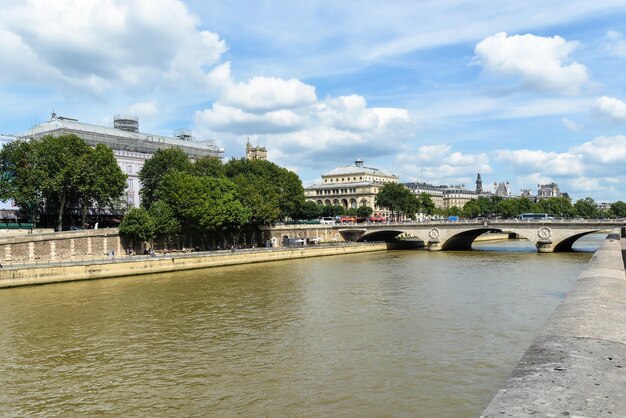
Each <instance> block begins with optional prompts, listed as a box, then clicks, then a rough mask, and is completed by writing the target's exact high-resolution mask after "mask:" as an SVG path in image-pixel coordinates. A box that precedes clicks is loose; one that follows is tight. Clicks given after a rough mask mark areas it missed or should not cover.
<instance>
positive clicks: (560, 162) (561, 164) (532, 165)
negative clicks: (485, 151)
mask: <svg viewBox="0 0 626 418" xmlns="http://www.w3.org/2000/svg"><path fill="white" fill-rule="evenodd" d="M495 158H496V160H497V161H499V162H503V163H505V164H511V165H513V166H514V167H515V168H516V169H517V170H518V171H519V172H527V173H532V172H541V173H544V174H545V175H552V176H564V175H566V176H570V175H580V174H582V172H583V164H582V161H581V159H580V158H579V157H578V156H577V155H576V154H573V153H570V152H562V153H559V152H546V151H540V150H525V149H521V150H500V151H496V153H495Z"/></svg>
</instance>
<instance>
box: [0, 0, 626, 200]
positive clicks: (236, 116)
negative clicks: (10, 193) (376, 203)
mask: <svg viewBox="0 0 626 418" xmlns="http://www.w3.org/2000/svg"><path fill="white" fill-rule="evenodd" d="M0 10H2V13H0V53H1V54H2V56H3V57H5V59H4V60H3V62H2V65H0V109H2V112H0V133H1V134H17V133H20V132H24V131H26V130H27V129H28V128H30V127H31V126H33V125H34V124H36V123H41V122H44V121H46V120H48V119H49V118H50V114H51V113H52V111H53V110H54V111H55V112H56V113H57V114H58V115H62V116H68V117H73V118H76V119H78V120H80V121H82V122H87V123H94V124H103V125H109V124H111V123H112V117H113V115H114V114H118V113H132V114H136V115H138V116H139V118H140V130H141V131H143V132H154V133H160V134H164V135H172V132H173V130H175V129H179V128H185V129H192V130H193V131H194V133H195V135H196V136H198V137H200V138H203V139H208V138H213V139H215V140H216V141H217V143H218V145H219V146H221V147H224V148H225V156H226V158H230V157H237V158H238V157H242V156H244V155H245V144H246V141H247V138H248V137H250V140H251V142H252V143H253V144H257V143H258V144H260V145H262V146H265V147H267V149H268V158H269V159H270V160H271V161H274V162H276V163H277V164H279V165H281V166H284V167H287V168H289V169H292V170H294V171H296V172H297V173H298V174H299V175H300V177H301V178H302V180H303V182H304V183H305V185H310V184H312V183H314V182H319V180H320V176H321V174H322V173H324V172H327V171H330V170H331V169H333V168H335V167H336V166H339V165H349V164H353V162H354V160H355V159H357V158H360V159H363V160H364V161H365V165H367V166H372V167H376V168H379V169H381V170H383V171H386V172H390V173H393V174H396V175H398V176H399V177H400V180H401V181H402V182H411V181H425V182H429V183H435V184H462V183H463V184H466V185H467V187H468V188H473V187H474V181H475V179H476V173H478V172H480V173H481V175H482V178H483V182H484V184H485V188H486V189H487V188H488V186H490V185H492V184H493V182H503V181H509V182H510V186H511V191H512V192H513V193H515V194H518V193H519V191H520V189H523V188H530V189H531V190H533V191H536V187H537V184H545V183H549V182H551V181H555V182H557V183H558V184H559V186H560V188H561V190H562V191H565V192H568V193H569V194H570V196H571V197H572V198H573V199H574V200H576V199H579V198H583V197H586V196H591V197H593V198H594V199H596V200H597V201H615V200H626V182H624V177H625V174H626V132H625V130H626V129H625V128H626V78H625V77H624V76H623V69H624V68H626V29H624V25H623V22H625V21H626V0H622V1H611V0H608V1H602V2H589V1H586V0H585V1H583V0H569V1H550V2H544V1H538V0H530V1H526V2H523V3H520V2H517V3H511V2H479V1H462V2H441V1H434V0H433V1H420V2H414V1H391V2H380V1H378V2H374V1H359V2H348V1H345V2H332V1H297V2H289V1H236V2H232V1H230V2H226V1H211V2H205V1H200V0H188V1H179V0H161V1H159V2H158V3H155V2H153V1H149V0H136V1H133V0H124V1H122V0H102V1H92V2H85V1H80V0H55V1H54V2H52V1H36V0H25V1H20V2H15V1H6V0H0ZM2 141H3V139H2V138H1V137H0V144H1V143H2Z"/></svg>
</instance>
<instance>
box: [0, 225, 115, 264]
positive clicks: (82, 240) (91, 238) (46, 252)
mask: <svg viewBox="0 0 626 418" xmlns="http://www.w3.org/2000/svg"><path fill="white" fill-rule="evenodd" d="M110 251H115V253H116V254H122V252H123V246H122V242H121V240H120V237H119V233H118V230H117V229H116V228H111V229H89V230H85V231H67V232H56V233H55V232H52V233H42V234H27V235H14V236H1V235H0V261H2V262H4V263H7V264H8V263H12V262H38V261H56V260H81V259H86V258H101V257H103V256H104V255H106V254H107V253H108V252H110Z"/></svg>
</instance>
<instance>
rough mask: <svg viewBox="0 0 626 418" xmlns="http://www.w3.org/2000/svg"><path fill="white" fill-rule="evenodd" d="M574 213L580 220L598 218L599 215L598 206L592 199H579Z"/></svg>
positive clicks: (575, 204)
mask: <svg viewBox="0 0 626 418" xmlns="http://www.w3.org/2000/svg"><path fill="white" fill-rule="evenodd" d="M574 213H575V215H576V216H578V217H580V218H585V219H589V218H597V217H598V215H599V211H598V205H596V202H595V200H593V199H592V198H590V197H586V198H584V199H579V200H577V201H576V203H574Z"/></svg>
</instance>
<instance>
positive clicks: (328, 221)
mask: <svg viewBox="0 0 626 418" xmlns="http://www.w3.org/2000/svg"><path fill="white" fill-rule="evenodd" d="M320 223H321V224H334V223H335V218H332V217H330V216H325V217H323V218H322V219H320Z"/></svg>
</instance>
